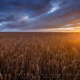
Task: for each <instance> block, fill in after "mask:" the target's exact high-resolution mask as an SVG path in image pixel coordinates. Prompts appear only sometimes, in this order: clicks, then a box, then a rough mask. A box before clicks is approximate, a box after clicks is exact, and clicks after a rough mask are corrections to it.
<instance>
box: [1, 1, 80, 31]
mask: <svg viewBox="0 0 80 80" xmlns="http://www.w3.org/2000/svg"><path fill="white" fill-rule="evenodd" d="M79 20H80V0H0V31H1V30H4V29H5V30H7V29H8V30H9V29H21V30H29V29H32V30H40V29H49V28H58V27H64V26H65V27H67V26H66V25H67V24H76V23H79ZM75 26H76V25H75Z"/></svg>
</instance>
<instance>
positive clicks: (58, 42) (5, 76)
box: [0, 33, 80, 80]
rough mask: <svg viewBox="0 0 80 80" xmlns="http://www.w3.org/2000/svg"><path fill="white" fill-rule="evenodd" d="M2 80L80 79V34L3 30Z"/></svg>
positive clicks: (0, 36) (0, 48) (0, 41)
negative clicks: (7, 31) (9, 31)
mask: <svg viewBox="0 0 80 80" xmlns="http://www.w3.org/2000/svg"><path fill="white" fill-rule="evenodd" d="M0 80H80V33H0Z"/></svg>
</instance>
